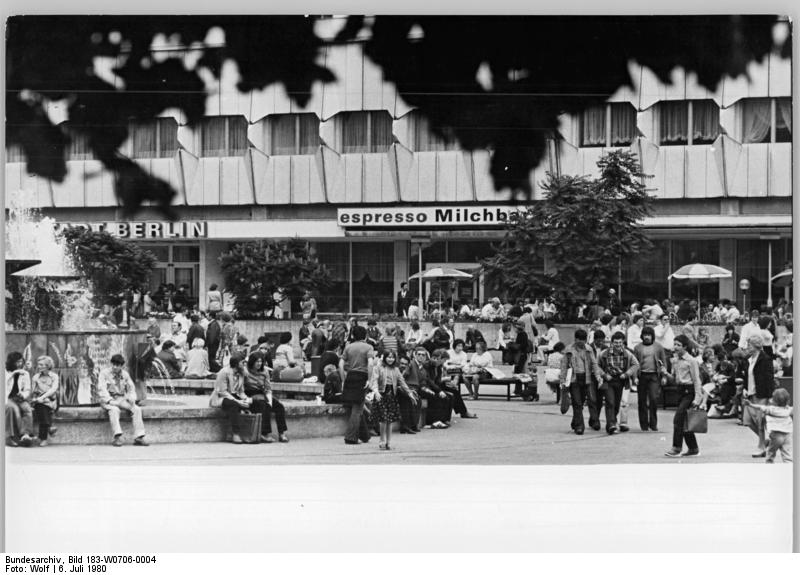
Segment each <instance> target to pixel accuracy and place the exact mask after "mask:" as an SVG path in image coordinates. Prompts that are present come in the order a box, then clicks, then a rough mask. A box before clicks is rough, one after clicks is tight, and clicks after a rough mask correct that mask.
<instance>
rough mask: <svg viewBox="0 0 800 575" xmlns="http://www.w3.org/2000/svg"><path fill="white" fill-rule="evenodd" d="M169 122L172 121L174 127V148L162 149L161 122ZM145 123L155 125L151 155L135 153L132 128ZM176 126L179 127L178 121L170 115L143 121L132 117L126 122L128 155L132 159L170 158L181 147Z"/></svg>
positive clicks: (139, 126)
mask: <svg viewBox="0 0 800 575" xmlns="http://www.w3.org/2000/svg"><path fill="white" fill-rule="evenodd" d="M169 122H172V124H173V125H174V127H175V148H174V149H173V150H162V144H163V138H162V133H161V130H162V127H163V124H166V123H169ZM146 124H152V125H153V126H154V127H155V151H154V152H153V155H137V153H136V146H135V144H134V141H133V138H134V136H133V134H134V129H136V128H137V127H138V128H141V127H142V126H143V125H146ZM178 127H179V126H178V122H177V121H176V120H175V118H172V117H170V116H165V117H156V118H152V119H150V120H147V121H145V122H141V121H136V120H133V119H132V120H131V121H129V122H128V136H129V138H130V146H129V149H128V157H129V158H130V159H132V160H153V159H159V158H171V157H172V156H174V155H175V154H176V153H177V152H178V151H179V150H180V149H181V145H180V142H178Z"/></svg>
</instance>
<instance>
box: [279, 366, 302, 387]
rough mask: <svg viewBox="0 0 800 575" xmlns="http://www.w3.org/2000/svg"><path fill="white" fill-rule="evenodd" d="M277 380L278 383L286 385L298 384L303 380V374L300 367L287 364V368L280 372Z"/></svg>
mask: <svg viewBox="0 0 800 575" xmlns="http://www.w3.org/2000/svg"><path fill="white" fill-rule="evenodd" d="M279 378H280V381H285V382H288V383H300V382H301V381H303V379H304V378H305V374H304V372H303V368H302V367H300V366H299V365H297V364H294V363H292V364H289V367H287V368H285V369H283V370H281V372H280V376H279Z"/></svg>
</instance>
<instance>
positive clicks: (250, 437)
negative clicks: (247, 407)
mask: <svg viewBox="0 0 800 575" xmlns="http://www.w3.org/2000/svg"><path fill="white" fill-rule="evenodd" d="M239 437H241V438H242V441H243V442H244V443H258V442H259V441H260V440H261V414H260V413H240V414H239Z"/></svg>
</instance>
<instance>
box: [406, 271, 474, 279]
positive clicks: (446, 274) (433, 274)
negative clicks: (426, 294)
mask: <svg viewBox="0 0 800 575" xmlns="http://www.w3.org/2000/svg"><path fill="white" fill-rule="evenodd" d="M471 277H472V275H471V274H468V273H465V272H462V271H461V270H457V269H455V268H431V269H429V270H425V271H424V272H417V273H415V274H414V275H413V276H411V277H410V278H408V279H410V280H416V279H420V278H422V279H423V281H439V280H459V279H466V278H471Z"/></svg>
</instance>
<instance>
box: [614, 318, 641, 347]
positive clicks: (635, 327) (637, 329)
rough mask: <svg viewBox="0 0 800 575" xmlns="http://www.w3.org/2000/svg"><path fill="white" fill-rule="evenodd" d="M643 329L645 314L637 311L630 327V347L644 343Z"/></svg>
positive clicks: (628, 334)
mask: <svg viewBox="0 0 800 575" xmlns="http://www.w3.org/2000/svg"><path fill="white" fill-rule="evenodd" d="M642 329H644V316H643V315H642V314H640V313H637V314H635V315H634V316H633V320H632V323H631V327H629V328H628V333H627V336H628V349H635V348H636V346H637V345H639V344H640V343H642ZM612 341H613V340H612Z"/></svg>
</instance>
